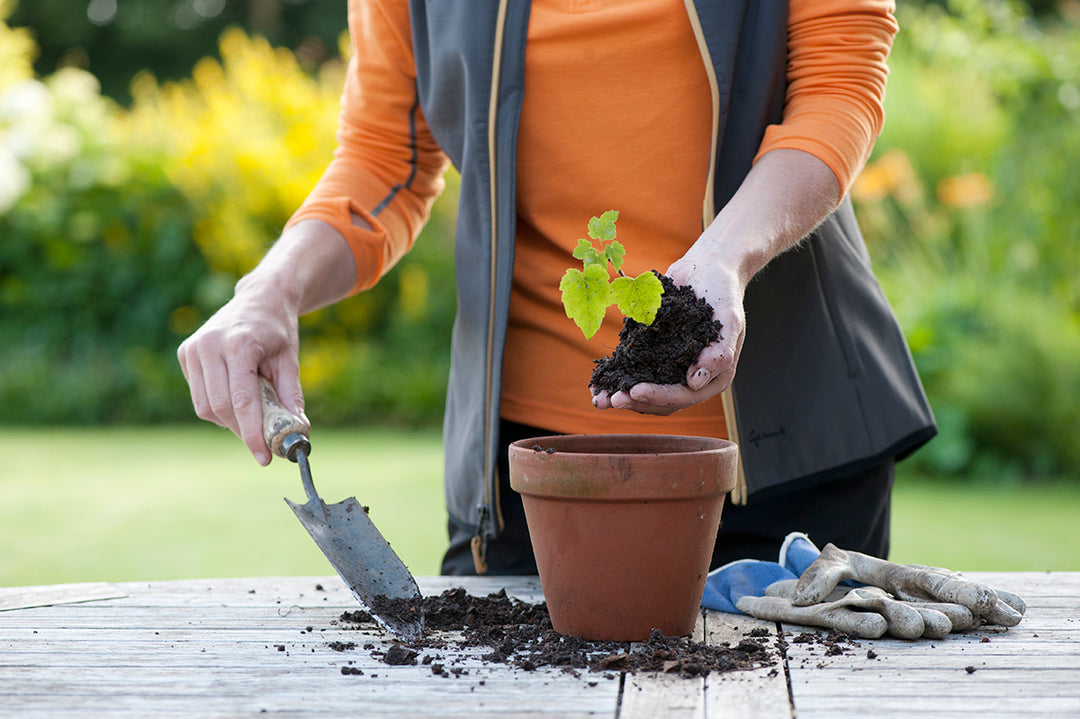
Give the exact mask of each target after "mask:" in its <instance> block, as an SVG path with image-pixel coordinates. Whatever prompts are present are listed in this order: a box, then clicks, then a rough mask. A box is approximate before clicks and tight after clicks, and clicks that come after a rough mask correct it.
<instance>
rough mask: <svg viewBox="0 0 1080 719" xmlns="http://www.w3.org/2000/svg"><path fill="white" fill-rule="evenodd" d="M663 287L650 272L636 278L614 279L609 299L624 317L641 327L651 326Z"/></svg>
mask: <svg viewBox="0 0 1080 719" xmlns="http://www.w3.org/2000/svg"><path fill="white" fill-rule="evenodd" d="M663 295H664V285H662V284H661V283H660V278H658V277H657V276H656V275H655V274H653V273H652V272H642V273H641V274H640V275H638V276H637V277H616V278H615V279H614V280H612V282H611V299H612V300H614V301H615V304H616V305H618V306H619V309H620V310H621V311H622V313H623V314H624V315H626V316H627V317H629V318H630V319H632V320H637V321H638V322H640V323H641V324H643V325H651V324H652V323H653V320H655V319H656V311H657V310H658V309H660V302H661V301H662V300H663Z"/></svg>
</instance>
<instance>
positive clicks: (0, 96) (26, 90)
mask: <svg viewBox="0 0 1080 719" xmlns="http://www.w3.org/2000/svg"><path fill="white" fill-rule="evenodd" d="M52 119H53V98H52V93H50V92H49V88H47V87H45V84H44V83H42V82H40V81H38V80H22V81H21V82H17V83H15V84H14V85H10V86H8V87H7V88H5V89H4V91H3V93H0V123H2V124H4V125H22V124H29V125H41V124H51V123H52Z"/></svg>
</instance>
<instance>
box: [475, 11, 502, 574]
mask: <svg viewBox="0 0 1080 719" xmlns="http://www.w3.org/2000/svg"><path fill="white" fill-rule="evenodd" d="M508 2H509V0H500V2H499V11H498V15H497V16H496V18H495V48H494V54H493V56H492V62H491V99H490V100H489V102H488V136H487V141H488V163H489V164H488V181H489V183H490V185H491V267H490V277H489V281H488V287H489V288H490V289H489V297H488V333H487V368H486V375H485V378H484V380H485V381H484V407H485V408H486V410H487V411H490V410H491V401H492V397H493V396H494V393H495V388H494V386H493V384H494V381H493V374H494V367H495V296H496V292H495V291H496V286H495V280H496V277H497V269H498V258H499V241H498V239H499V238H498V235H499V233H498V219H499V210H498V189H497V185H496V184H495V180H496V178H495V147H496V137H495V133H496V124H495V121H496V120H497V119H498V114H499V76H500V73H501V72H502V50H503V37H504V35H505V34H506V8H507V4H508ZM494 424H495V423H494V422H493V420H492V418H491V417H490V416H489V417H485V421H484V476H483V482H484V501H483V504H481V505H480V506H479V507H478V510H479V517H478V521H477V524H476V534H475V535H473V538H472V555H473V565H474V567H475V569H476V573H477V574H484V573H486V572H487V561H486V557H487V542H488V536H489V534H490V533H491V529H492V528H491V526H490V525H491V521H492V517H491V515H492V510H494V515H495V522H496V525H497V526H498V528H499V529H502V527H503V526H504V521H503V517H502V508H501V506H500V501H499V478H498V477H497V476H496V475H497V474H498V464H496V466H495V467H492V466H491V461H492V452H491V447H492V445H493V443H494V441H495V440H496V438H493V437H492V436H491V434H492V431H493V429H492V427H493V425H494Z"/></svg>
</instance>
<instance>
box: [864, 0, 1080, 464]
mask: <svg viewBox="0 0 1080 719" xmlns="http://www.w3.org/2000/svg"><path fill="white" fill-rule="evenodd" d="M947 5H948V12H946V11H945V10H943V9H942V8H940V7H937V6H927V7H918V6H915V5H904V6H902V7H900V8H899V10H898V17H899V20H900V24H901V28H902V30H901V35H900V36H899V37H898V40H897V43H896V46H895V48H894V51H893V55H892V57H891V60H890V65H891V68H892V74H891V76H890V81H889V89H888V95H887V100H886V115H887V120H886V125H885V130H884V133H883V135H882V137H881V139H880V141H879V143H878V145H877V149H876V151H875V155H874V159H873V162H871V163H870V165H869V166H868V167H867V168H866V170H865V171H864V172H863V173H862V175H861V176H860V177H859V178H858V181H857V182H856V185H855V187H854V188H853V191H852V195H853V198H854V199H855V201H856V204H857V205H858V210H859V216H860V220H861V222H862V226H863V229H864V233H865V234H866V236H867V240H868V243H869V245H870V247H871V253H872V255H873V258H874V260H875V264H876V266H877V269H878V272H879V275H880V277H881V279H882V283H883V285H884V286H885V289H886V293H887V295H888V296H889V297H890V299H891V300H892V301H893V303H894V305H895V306H896V308H897V313H898V314H899V315H900V319H901V324H902V325H903V326H904V328H905V332H906V334H907V336H908V339H909V342H910V344H911V347H912V351H913V354H914V356H915V360H916V364H917V365H918V367H919V370H920V373H921V375H922V377H923V379H924V382H925V384H926V388H927V393H928V395H929V397H930V400H931V404H932V405H933V406H934V408H935V412H936V414H937V417H938V421H939V424H940V427H941V436H940V437H939V438H937V439H935V440H934V441H933V442H931V444H930V445H929V446H928V447H927V448H926V449H925V450H923V451H922V452H920V453H919V455H917V459H916V462H921V463H923V464H924V465H925V466H926V467H927V468H928V469H929V470H930V471H933V472H935V473H945V474H986V475H996V476H1003V475H1004V476H1010V477H1014V478H1028V477H1037V476H1045V475H1051V474H1060V475H1065V476H1069V477H1074V478H1076V477H1080V452H1078V449H1077V444H1076V442H1075V439H1074V437H1075V432H1074V431H1073V429H1072V428H1073V427H1075V426H1076V423H1077V420H1078V419H1080V409H1078V408H1077V407H1076V406H1075V405H1076V403H1075V398H1076V397H1077V396H1080V395H1078V393H1077V392H1078V390H1080V362H1078V361H1077V357H1080V276H1078V275H1077V273H1076V267H1077V266H1078V264H1080V244H1078V243H1077V242H1076V238H1078V237H1080V173H1078V170H1077V165H1076V163H1075V161H1074V159H1073V158H1075V157H1077V156H1078V153H1080V122H1078V121H1080V33H1077V32H1076V28H1075V27H1069V26H1056V25H1051V24H1047V25H1039V24H1036V23H1035V22H1034V21H1033V20H1032V19H1031V18H1030V17H1029V16H1027V15H1026V14H1025V11H1024V10H1023V8H1022V7H1021V6H1020V5H1017V4H1015V3H1009V2H1005V1H1003V0H992V1H989V2H976V1H975V0H953V1H952V2H949V3H948V4H947Z"/></svg>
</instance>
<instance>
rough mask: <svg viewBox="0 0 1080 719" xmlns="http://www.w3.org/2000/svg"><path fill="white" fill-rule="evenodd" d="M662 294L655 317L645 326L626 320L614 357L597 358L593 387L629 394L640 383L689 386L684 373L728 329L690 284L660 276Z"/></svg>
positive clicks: (620, 332) (612, 355)
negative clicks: (682, 283) (724, 328)
mask: <svg viewBox="0 0 1080 719" xmlns="http://www.w3.org/2000/svg"><path fill="white" fill-rule="evenodd" d="M657 276H658V277H659V278H660V283H661V284H662V285H663V286H664V295H663V299H662V301H661V304H660V309H659V310H658V311H657V312H656V319H655V320H653V323H652V324H651V325H643V324H641V323H640V322H637V321H635V320H632V319H630V318H629V317H627V318H625V319H624V320H623V326H622V329H621V330H619V344H618V346H616V347H615V351H614V352H612V353H611V355H610V356H608V357H604V358H602V359H598V360H595V362H596V367H595V368H594V369H593V373H592V378H591V379H590V381H589V384H590V385H591V386H592V387H593V388H595V389H597V390H605V391H607V392H608V393H609V394H615V392H618V391H620V390H622V391H626V392H629V391H630V388H631V387H633V386H634V385H635V384H638V383H639V382H650V383H652V384H686V372H687V370H689V369H690V366H691V365H692V364H694V362H696V361H697V358H698V356H699V355H700V354H701V350H703V349H705V347H706V346H707V345H708V344H709V343H710V342H712V341H714V340H716V339H717V338H719V337H720V330H722V329H723V327H724V325H723V324H722V323H721V322H720V321H719V320H714V319H713V308H712V306H711V305H710V304H709V303H708V302H707V301H706V300H704V299H702V298H700V297H698V296H697V295H696V294H695V293H694V290H693V289H691V288H690V287H689V286H687V285H680V286H678V287H676V286H675V283H674V282H673V281H672V280H671V278H669V277H668V276H667V275H661V274H659V273H657Z"/></svg>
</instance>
